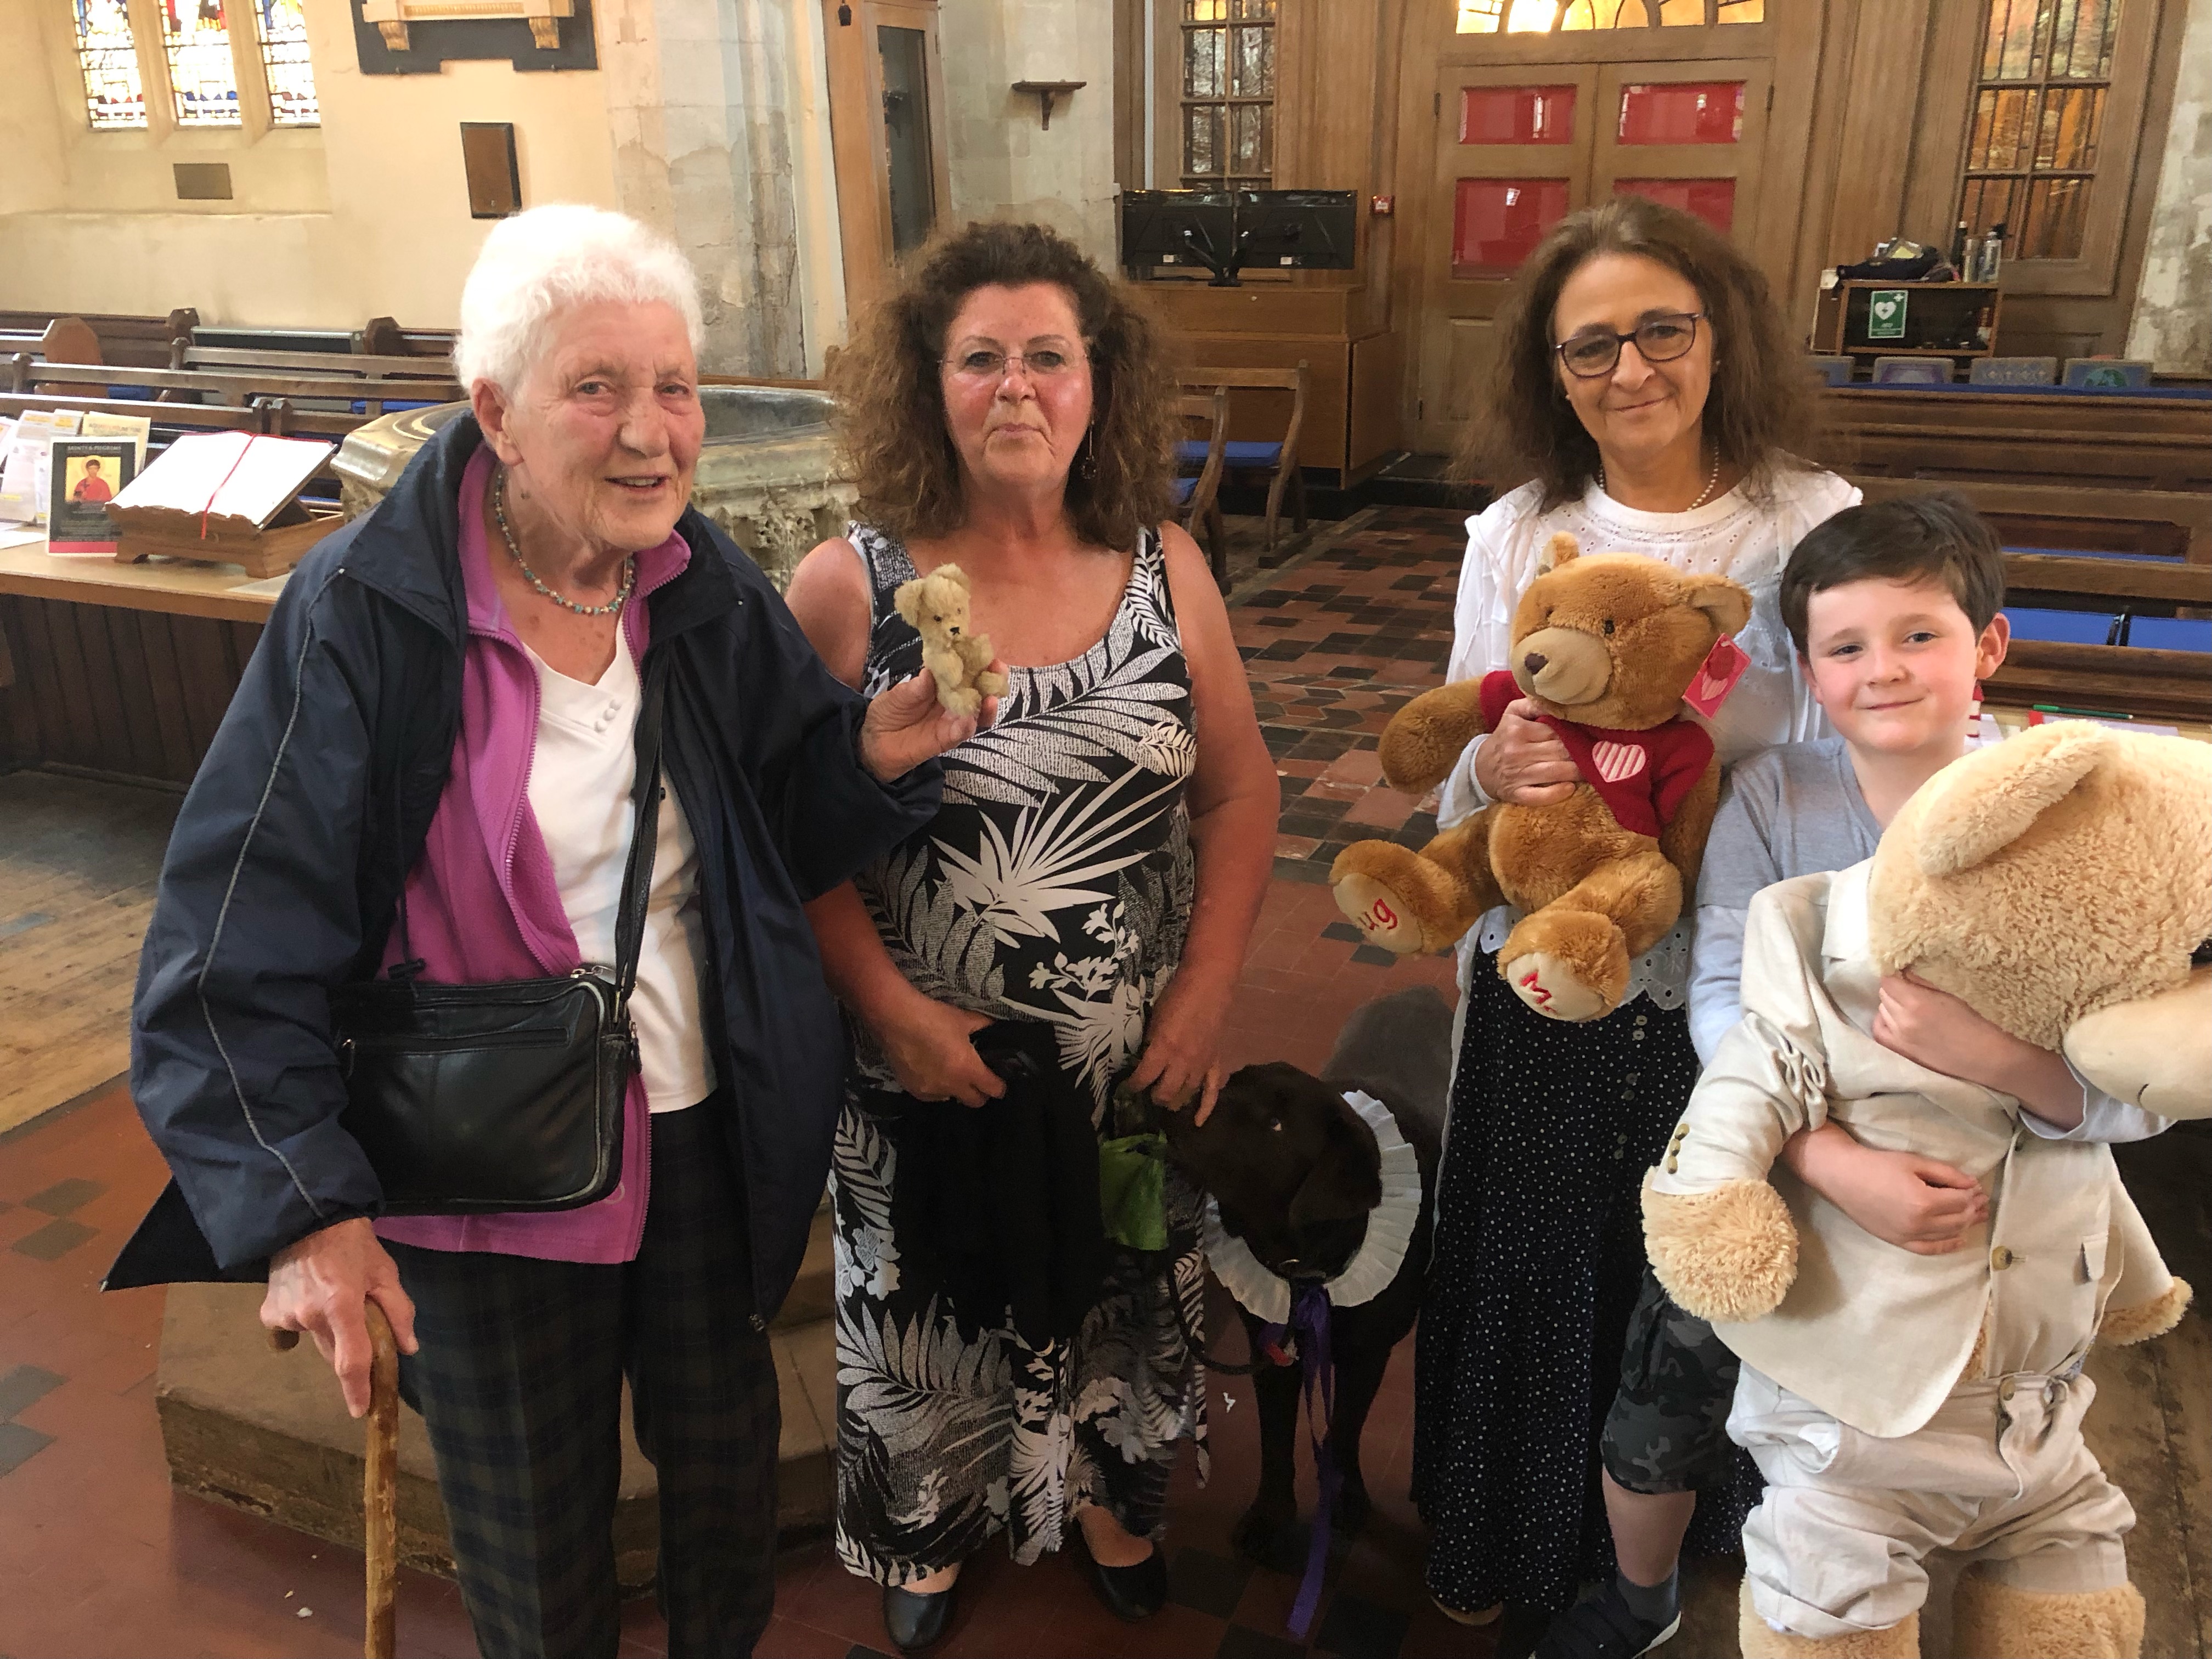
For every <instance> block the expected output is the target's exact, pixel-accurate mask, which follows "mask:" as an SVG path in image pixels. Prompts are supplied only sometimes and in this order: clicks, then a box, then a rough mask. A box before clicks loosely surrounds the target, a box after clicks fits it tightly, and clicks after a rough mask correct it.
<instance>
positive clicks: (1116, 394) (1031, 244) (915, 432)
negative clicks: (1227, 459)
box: [829, 221, 1182, 550]
mask: <svg viewBox="0 0 2212 1659" xmlns="http://www.w3.org/2000/svg"><path fill="white" fill-rule="evenodd" d="M994 283H997V284H1003V285H1005V286H1006V287H1009V288H1018V287H1021V286H1024V285H1025V284H1028V283H1053V284H1054V285H1055V286H1056V287H1058V288H1060V289H1064V290H1065V291H1066V294H1067V295H1068V297H1069V299H1070V300H1071V301H1073V303H1074V307H1075V315H1076V319H1077V322H1078V325H1079V327H1080V328H1081V329H1082V331H1083V338H1084V342H1085V346H1086V348H1087V349H1088V350H1089V353H1090V357H1091V422H1092V429H1091V440H1090V441H1091V457H1092V459H1093V461H1094V462H1095V466H1094V467H1092V468H1090V469H1085V468H1083V467H1073V468H1071V469H1070V470H1069V472H1068V476H1067V486H1066V492H1067V493H1066V501H1067V514H1068V518H1069V520H1071V521H1072V523H1073V527H1074V530H1075V533H1076V535H1077V536H1078V537H1079V538H1081V539H1082V540H1083V541H1084V542H1085V543H1086V544H1090V545H1091V546H1094V547H1110V548H1118V549H1123V550H1126V549H1128V548H1132V547H1133V546H1135V545H1136V542H1137V535H1138V532H1139V531H1141V530H1145V529H1149V528H1151V527H1152V526H1157V525H1158V524H1159V523H1161V522H1162V521H1163V520H1165V519H1166V518H1167V516H1168V513H1169V511H1170V507H1171V506H1172V504H1173V501H1174V480H1175V465H1176V463H1175V456H1176V443H1177V441H1179V440H1180V439H1181V438H1182V416H1181V414H1180V412H1179V410H1177V407H1176V381H1175V376H1174V374H1173V373H1172V372H1171V371H1170V368H1169V365H1168V361H1167V356H1166V353H1165V351H1164V348H1163V346H1162V344H1161V343H1160V337H1159V335H1158V331H1157V330H1155V329H1154V328H1153V327H1152V324H1151V322H1150V321H1149V320H1148V319H1146V317H1145V315H1144V313H1142V312H1140V311H1139V310H1138V309H1137V308H1136V307H1135V306H1134V305H1133V303H1131V301H1130V299H1129V297H1128V295H1127V293H1126V292H1125V291H1124V290H1123V289H1122V288H1121V284H1120V283H1116V282H1115V281H1114V280H1113V279H1112V278H1110V277H1109V276H1107V275H1106V274H1105V273H1104V272H1103V271H1102V270H1099V269H1098V267H1097V265H1096V264H1093V263H1092V262H1091V258H1090V256H1089V255H1087V254H1086V253H1085V252H1083V250H1082V249H1080V248H1079V247H1077V246H1075V244H1074V243H1073V242H1071V241H1069V240H1066V238H1065V237H1062V236H1060V235H1057V234H1054V232H1053V231H1051V230H1049V229H1048V228H1046V227H1045V226H1043V225H1034V224H1012V223H1007V222H1000V221H993V222H977V223H973V224H970V225H969V226H967V227H966V228H964V229H961V230H957V231H953V232H951V233H950V234H946V235H945V236H942V237H940V238H939V239H938V240H936V241H935V242H934V243H933V244H932V245H931V246H928V247H927V248H925V249H924V250H923V251H922V252H921V255H920V256H919V257H918V258H917V259H916V260H915V264H914V265H913V267H912V270H911V274H910V275H909V276H908V278H907V280H906V282H905V283H904V285H903V286H902V288H901V289H900V291H899V292H898V293H897V294H896V295H893V296H892V297H891V298H890V299H889V300H887V301H884V303H883V304H882V305H880V306H878V307H877V308H876V310H875V312H874V313H873V314H872V316H870V317H869V318H868V319H866V321H865V322H864V323H863V324H862V325H861V326H860V329H859V330H858V331H857V333H856V336H855V337H854V341H853V343H852V344H851V345H849V346H848V347H847V348H846V349H844V350H843V351H842V352H840V353H839V354H838V356H837V359H836V362H835V363H834V364H833V365H832V367H831V368H830V371H829V387H830V391H831V392H832V393H833V395H834V396H835V398H836V412H835V414H834V416H833V417H832V418H833V419H834V420H835V421H836V426H837V433H838V438H839V441H840V442H841V443H842V446H843V447H844V450H845V453H846V455H847V457H848V459H849V461H850V462H851V464H852V467H853V476H854V482H855V483H856V484H857V485H858V488H859V494H860V501H859V504H858V513H859V516H860V518H861V519H863V520H866V522H867V523H869V524H872V525H874V526H877V527H878V528H879V529H882V530H884V531H886V532H889V533H890V534H891V535H893V536H896V537H898V538H900V539H902V540H905V539H907V538H912V537H931V536H942V535H945V534H946V533H948V532H951V531H953V530H956V529H957V528H958V527H959V526H960V525H961V523H962V522H963V520H965V519H966V517H967V503H966V502H965V501H964V500H963V498H962V495H961V483H960V458H959V454H958V453H957V451H956V450H955V449H954V448H953V445H952V437H951V433H949V432H948V431H947V430H946V429H945V391H944V386H943V382H942V380H940V378H939V368H938V366H939V363H940V362H942V360H943V359H944V356H945V331H947V330H948V329H949V328H950V327H951V325H952V319H954V318H955V317H956V316H957V315H958V314H959V311H960V307H961V306H962V305H963V304H964V303H965V302H966V301H967V298H968V296H969V295H970V294H972V293H974V292H975V290H976V289H979V288H987V287H989V286H991V285H993V284H994ZM1085 471H1090V472H1091V476H1090V477H1085V476H1084V473H1085Z"/></svg>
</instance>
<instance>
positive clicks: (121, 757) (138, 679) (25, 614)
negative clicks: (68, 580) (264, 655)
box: [0, 597, 261, 788]
mask: <svg viewBox="0 0 2212 1659" xmlns="http://www.w3.org/2000/svg"><path fill="white" fill-rule="evenodd" d="M0 629H4V630H5V640H6V646H7V652H6V657H7V660H8V662H9V664H10V665H12V670H13V678H14V682H15V683H14V684H12V685H9V686H6V687H5V688H4V689H0V745H4V756H5V759H6V761H7V762H8V763H11V764H15V765H23V764H28V763H33V762H39V763H49V764H58V765H62V766H69V767H74V768H79V769H83V770H85V771H88V772H94V773H99V774H101V775H106V776H111V777H117V778H127V779H132V780H136V781H142V782H148V783H158V784H166V785H169V786H172V787H178V788H181V787H184V786H185V785H186V784H189V783H190V782H191V781H192V775H193V774H194V773H195V772H197V770H198V769H199V763H200V760H201V757H203V756H204V755H205V754H206V753H207V750H208V744H210V743H211V742H212V741H213V740H214V738H215V731H216V726H217V725H219V724H220V723H221V722H222V715H223V711H224V710H225V709H226V708H228V707H229V706H230V697H231V693H232V692H234V690H237V689H238V681H239V677H240V674H242V673H243V672H244V671H245V667H246V659H247V658H248V657H249V656H251V655H252V652H253V646H254V641H256V640H257V639H258V638H259V636H260V633H261V629H259V628H258V626H257V625H255V624H253V623H240V622H217V621H214V620H212V619H210V618H208V617H173V616H167V615H165V614H163V613H161V612H160V611H125V610H120V609H117V608H114V607H111V606H107V605H76V604H72V603H70V602H67V601H64V600H58V599H23V598H18V597H9V598H0Z"/></svg>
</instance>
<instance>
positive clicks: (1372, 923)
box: [1334, 874, 1425, 957]
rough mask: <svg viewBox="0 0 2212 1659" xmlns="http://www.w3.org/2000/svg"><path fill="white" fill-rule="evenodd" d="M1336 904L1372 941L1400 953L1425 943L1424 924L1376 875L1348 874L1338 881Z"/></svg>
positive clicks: (1418, 947) (1420, 948)
mask: <svg viewBox="0 0 2212 1659" xmlns="http://www.w3.org/2000/svg"><path fill="white" fill-rule="evenodd" d="M1334 893H1335V896H1336V908H1338V909H1340V910H1341V911H1343V912H1344V916H1345V920H1346V921H1349V922H1351V923H1352V926H1353V927H1357V928H1358V929H1359V931H1360V933H1362V934H1364V935H1365V937H1366V939H1367V942H1368V943H1369V944H1370V945H1380V946H1381V947H1382V948H1383V950H1385V951H1396V952H1397V953H1398V954H1399V955H1400V956H1401V957H1403V956H1411V955H1413V953H1414V952H1416V951H1420V950H1422V949H1423V948H1425V947H1424V944H1423V939H1422V933H1421V924H1420V923H1419V921H1416V920H1414V917H1413V912H1412V910H1411V909H1409V908H1407V905H1406V902H1405V901H1404V900H1403V899H1401V898H1400V897H1399V896H1398V895H1397V894H1396V893H1395V892H1393V891H1392V890H1390V889H1389V887H1386V886H1385V885H1383V883H1381V882H1379V881H1377V880H1376V879H1375V878H1374V877H1372V876H1363V875H1357V874H1352V875H1346V876H1345V877H1344V878H1342V879H1340V881H1338V882H1337V883H1336V884H1335V887H1334Z"/></svg>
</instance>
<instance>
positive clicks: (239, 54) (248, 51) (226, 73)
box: [70, 0, 322, 132]
mask: <svg viewBox="0 0 2212 1659" xmlns="http://www.w3.org/2000/svg"><path fill="white" fill-rule="evenodd" d="M233 5H236V6H239V7H240V8H243V9H246V11H250V12H251V14H252V25H251V27H252V34H251V36H250V37H241V38H239V39H236V40H234V39H233V38H232V27H233V24H234V21H237V26H238V27H240V29H243V28H245V27H247V26H246V24H245V23H244V22H243V21H238V20H236V19H235V17H234V14H233V13H232V12H231V10H230V8H231V7H232V6H233ZM303 5H304V0H154V7H153V9H154V10H155V14H156V16H157V17H158V20H159V32H160V43H159V46H158V51H159V52H160V53H161V56H160V57H159V58H156V57H155V56H153V53H154V52H155V51H156V50H157V48H156V46H155V43H154V42H152V41H150V40H139V39H138V38H137V34H136V33H134V32H133V30H132V28H131V11H130V7H131V0H70V11H71V21H72V22H73V25H74V27H75V29H76V60H77V69H78V71H79V73H80V74H82V76H83V78H84V110H85V121H86V124H87V125H88V126H90V127H91V128H92V130H93V131H94V132H112V131H121V130H125V129H130V128H137V129H138V130H140V131H144V130H146V129H147V128H148V127H149V126H158V127H159V128H160V129H161V131H167V130H168V129H169V128H170V127H172V126H174V127H190V128H192V129H194V130H196V131H206V130H207V129H209V128H211V127H212V128H221V127H234V128H246V129H249V130H252V131H259V130H260V129H261V128H262V126H263V125H264V122H265V125H267V126H271V127H315V126H320V125H322V109H321V106H320V105H319V102H318V100H317V99H316V97H315V71H314V66H313V64H311V63H310V62H309V61H308V56H307V16H306V14H305V11H304V9H303ZM257 58H258V60H259V62H258V65H257V64H256V61H255V60H256V59H257ZM241 65H242V66H243V68H244V70H245V73H244V74H243V75H242V76H241V74H240V67H241ZM257 67H258V69H259V70H260V71H261V72H260V73H259V74H258V75H257V74H255V73H254V70H255V69H256V68H257ZM164 70H166V71H167V73H166V75H165V74H164ZM165 84H166V85H167V88H168V94H169V95H168V100H167V112H166V113H165V114H164V115H163V117H162V118H161V120H160V121H159V122H158V123H155V122H149V120H148V118H147V110H146V88H147V87H148V86H149V85H150V86H152V87H153V88H155V94H154V97H155V103H156V105H157V106H159V105H160V104H161V101H162V100H161V88H162V87H163V86H164V85H165ZM264 100H265V101H264Z"/></svg>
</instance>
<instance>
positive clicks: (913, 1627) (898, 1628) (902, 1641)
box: [884, 1578, 960, 1653]
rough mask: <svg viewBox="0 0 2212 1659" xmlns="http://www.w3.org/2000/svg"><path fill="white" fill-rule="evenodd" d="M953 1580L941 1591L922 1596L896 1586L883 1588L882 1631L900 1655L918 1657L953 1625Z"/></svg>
mask: <svg viewBox="0 0 2212 1659" xmlns="http://www.w3.org/2000/svg"><path fill="white" fill-rule="evenodd" d="M959 1588H960V1581H959V1580H958V1579H957V1578H956V1579H954V1580H953V1581H952V1582H951V1583H950V1584H947V1585H946V1586H945V1588H944V1589H941V1590H938V1591H935V1592H933V1593H932V1594H929V1595H921V1594H918V1593H917V1592H915V1591H914V1590H910V1589H902V1588H900V1587H899V1586H898V1585H896V1584H886V1585H884V1632H885V1633H886V1634H888V1635H889V1636H890V1638H891V1645H892V1646H893V1647H895V1648H896V1649H897V1650H899V1651H900V1652H901V1653H920V1652H921V1650H923V1649H924V1648H926V1647H928V1646H929V1645H930V1644H933V1643H934V1642H936V1641H937V1640H938V1639H939V1638H941V1637H943V1636H944V1634H945V1626H947V1625H949V1624H951V1622H952V1594H953V1592H954V1591H955V1590H957V1589H959Z"/></svg>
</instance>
